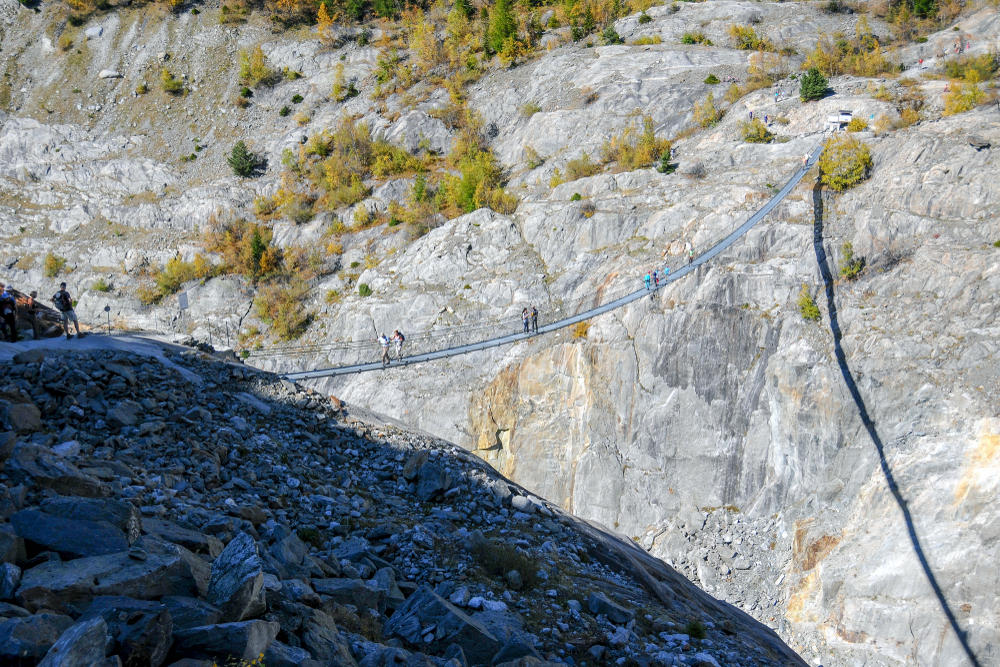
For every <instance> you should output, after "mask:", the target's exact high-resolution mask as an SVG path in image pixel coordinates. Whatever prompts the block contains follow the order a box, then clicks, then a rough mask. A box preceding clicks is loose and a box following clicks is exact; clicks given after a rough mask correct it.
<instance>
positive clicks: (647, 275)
mask: <svg viewBox="0 0 1000 667" xmlns="http://www.w3.org/2000/svg"><path fill="white" fill-rule="evenodd" d="M652 280H653V279H652V278H651V277H650V275H649V272H646V275H644V276H643V277H642V282H644V283H645V284H646V289H650V283H651V282H652Z"/></svg>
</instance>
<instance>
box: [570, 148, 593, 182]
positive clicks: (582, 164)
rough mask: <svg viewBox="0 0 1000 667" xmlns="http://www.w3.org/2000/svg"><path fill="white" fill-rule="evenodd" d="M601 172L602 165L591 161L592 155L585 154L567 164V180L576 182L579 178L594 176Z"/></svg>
mask: <svg viewBox="0 0 1000 667" xmlns="http://www.w3.org/2000/svg"><path fill="white" fill-rule="evenodd" d="M600 171H601V165H600V164H598V163H597V162H594V161H593V160H591V159H590V155H588V154H587V153H584V154H583V155H581V156H580V157H578V158H573V159H572V160H570V161H569V162H567V163H566V180H567V181H575V180H577V179H579V178H586V177H587V176H593V175H594V174H598V173H600Z"/></svg>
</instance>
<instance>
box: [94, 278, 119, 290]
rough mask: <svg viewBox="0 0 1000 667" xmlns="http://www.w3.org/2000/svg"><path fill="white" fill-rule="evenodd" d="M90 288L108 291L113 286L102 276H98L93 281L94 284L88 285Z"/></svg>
mask: <svg viewBox="0 0 1000 667" xmlns="http://www.w3.org/2000/svg"><path fill="white" fill-rule="evenodd" d="M90 289H92V290H94V291H95V292H110V291H111V290H112V289H113V287H112V286H111V283H109V282H108V281H107V280H105V279H104V278H98V279H97V280H95V281H94V284H93V285H91V286H90Z"/></svg>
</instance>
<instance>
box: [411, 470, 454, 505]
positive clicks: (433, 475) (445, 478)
mask: <svg viewBox="0 0 1000 667" xmlns="http://www.w3.org/2000/svg"><path fill="white" fill-rule="evenodd" d="M450 487H451V476H450V475H449V474H448V471H447V470H446V469H445V468H444V466H442V465H440V464H438V463H435V462H434V461H427V462H426V463H424V464H423V465H422V466H420V471H419V472H418V473H417V498H419V499H420V500H423V501H425V502H426V501H428V500H433V499H434V498H436V497H438V496H440V495H441V494H443V493H444V492H445V491H447V490H448V489H449V488H450Z"/></svg>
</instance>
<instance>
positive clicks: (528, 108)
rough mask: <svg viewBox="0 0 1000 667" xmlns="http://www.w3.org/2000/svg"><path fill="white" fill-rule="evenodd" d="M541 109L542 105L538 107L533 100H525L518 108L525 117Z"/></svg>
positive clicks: (529, 116)
mask: <svg viewBox="0 0 1000 667" xmlns="http://www.w3.org/2000/svg"><path fill="white" fill-rule="evenodd" d="M541 110H542V107H540V106H539V105H538V104H537V103H535V102H525V103H524V104H522V105H521V108H520V109H518V111H519V112H520V113H521V115H522V116H524V117H525V118H531V117H532V116H534V115H535V114H536V113H538V112H539V111H541Z"/></svg>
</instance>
